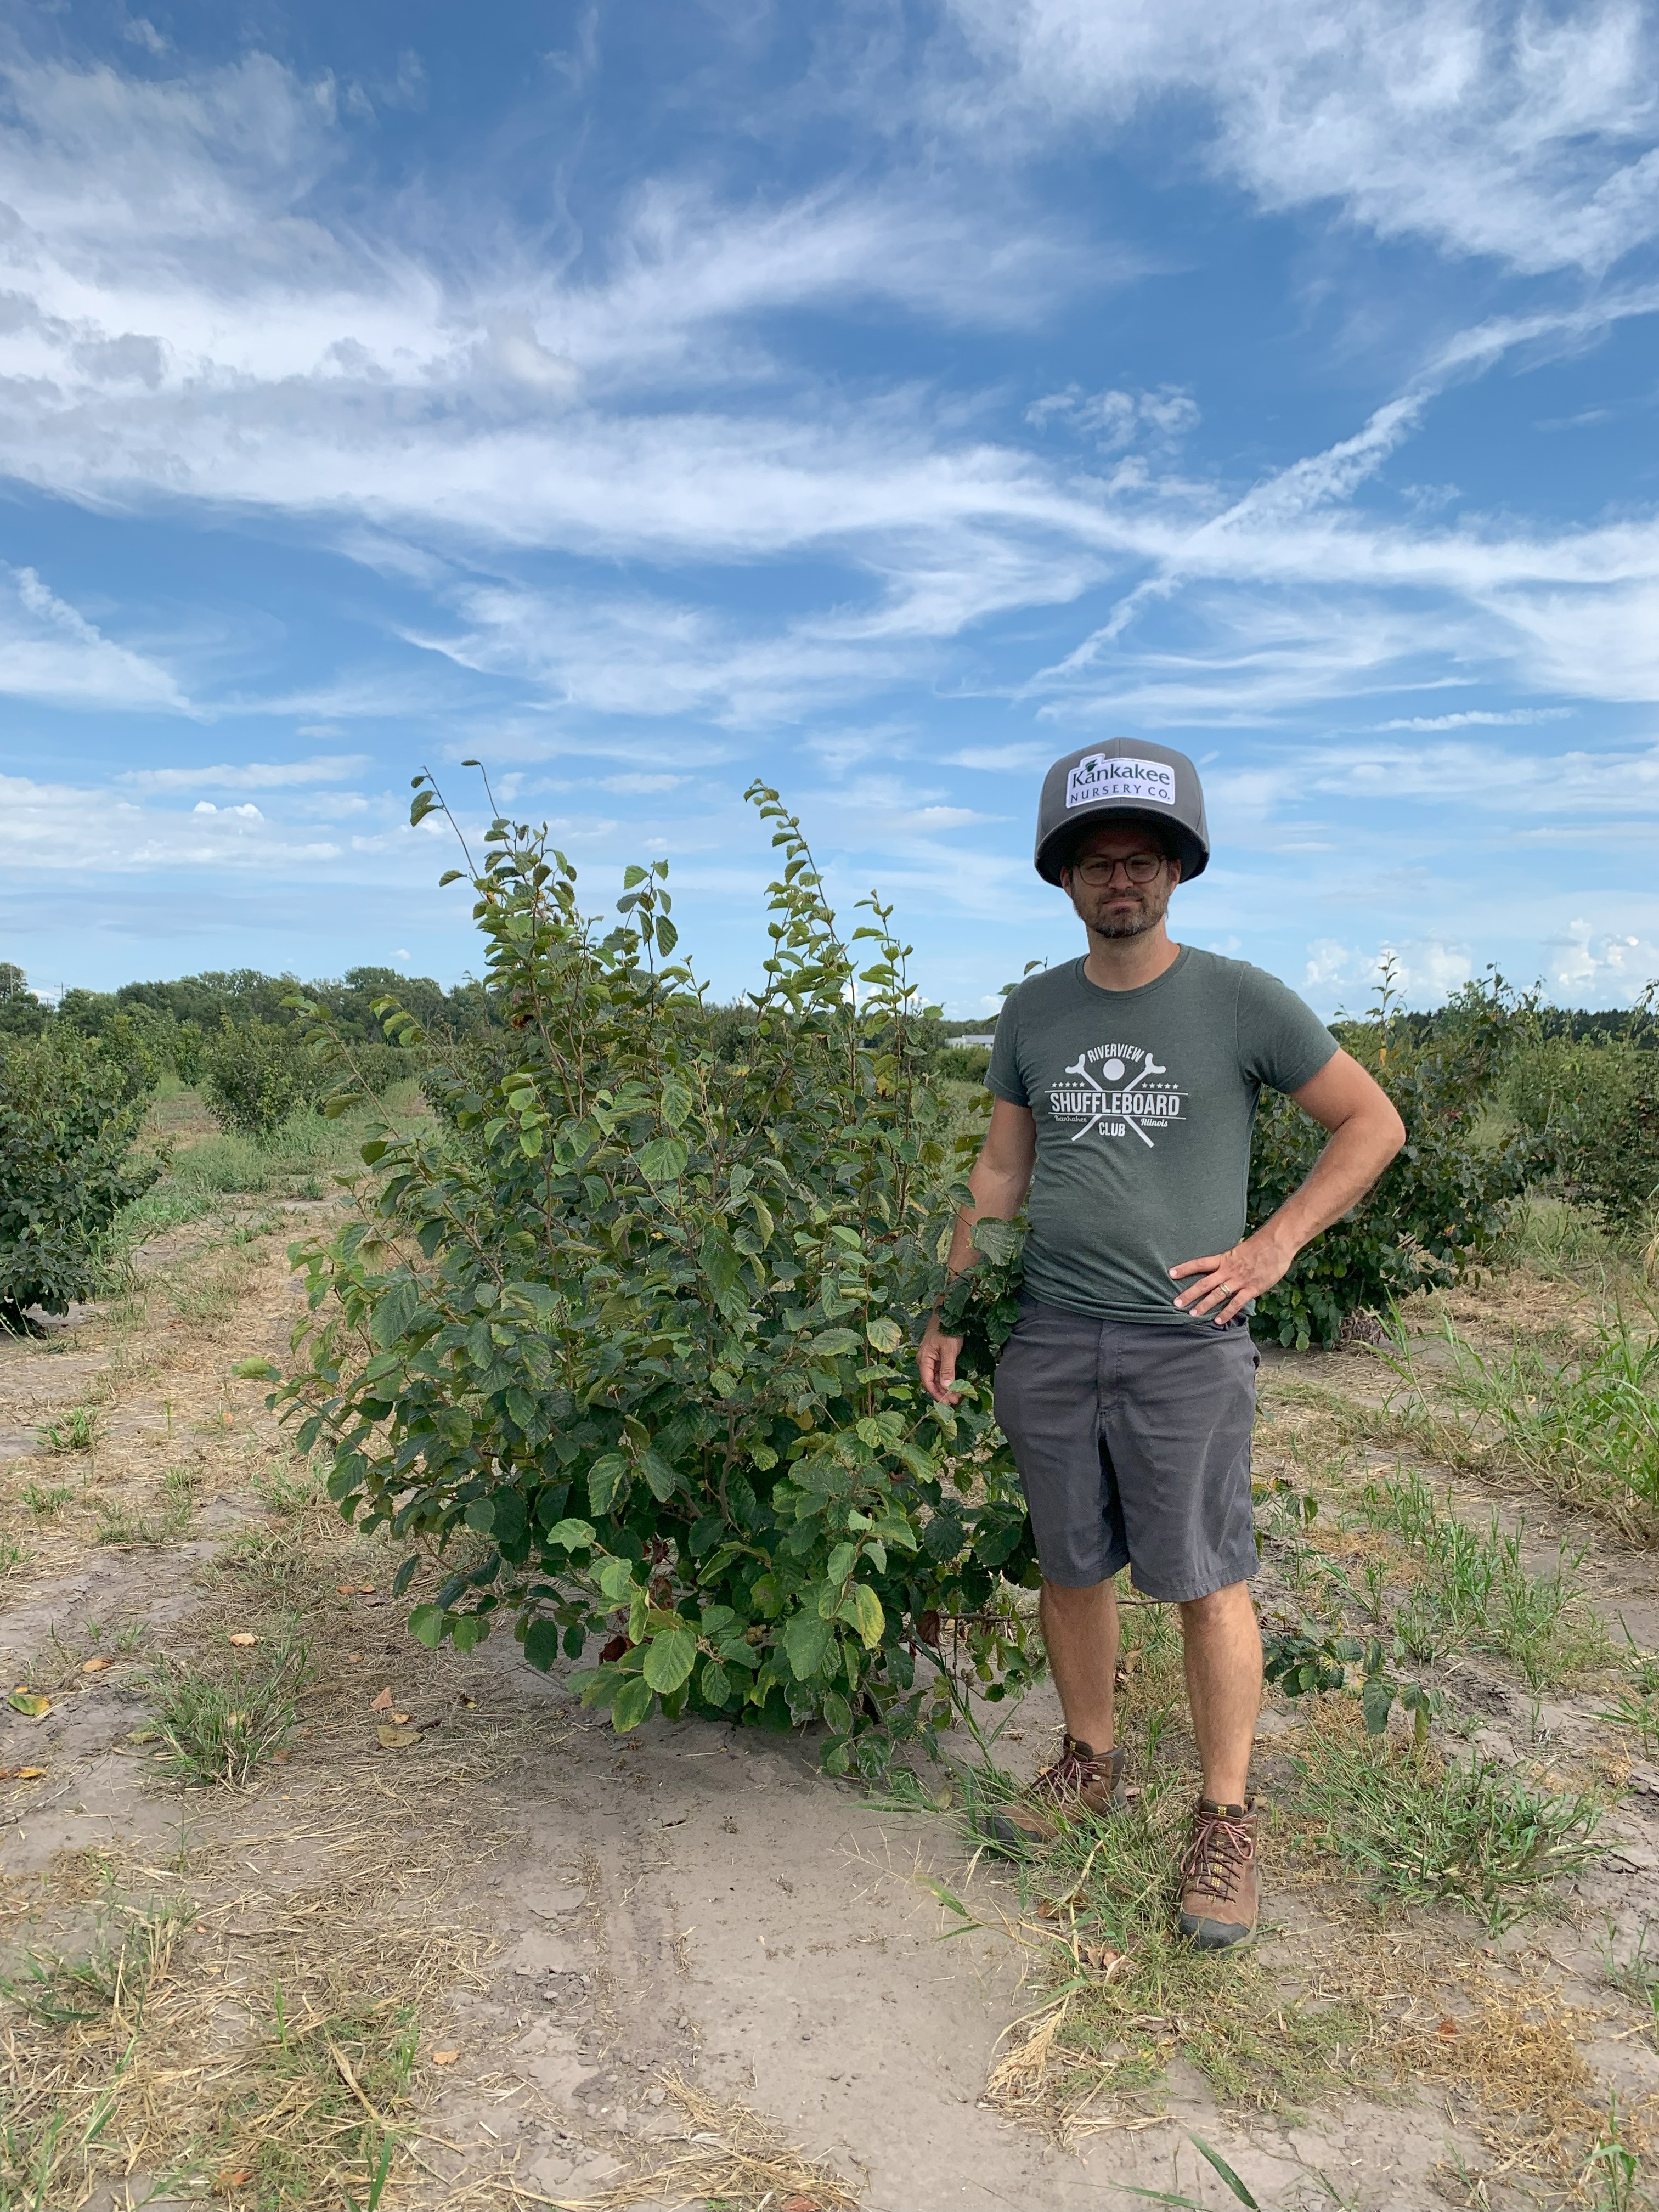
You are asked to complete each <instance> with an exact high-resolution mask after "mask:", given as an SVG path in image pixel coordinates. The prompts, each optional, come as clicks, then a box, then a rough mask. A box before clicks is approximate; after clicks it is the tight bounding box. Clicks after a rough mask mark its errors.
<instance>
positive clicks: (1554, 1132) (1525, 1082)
mask: <svg viewBox="0 0 1659 2212" xmlns="http://www.w3.org/2000/svg"><path fill="white" fill-rule="evenodd" d="M1632 1026H1634V1024H1632ZM1504 1103H1506V1104H1507V1105H1508V1107H1509V1108H1510V1111H1511V1112H1512V1113H1513V1114H1514V1115H1515V1116H1516V1120H1517V1121H1519V1122H1520V1123H1521V1124H1522V1127H1524V1128H1525V1129H1527V1130H1528V1132H1529V1133H1531V1134H1532V1135H1533V1137H1534V1139H1535V1140H1536V1142H1537V1144H1538V1146H1539V1148H1540V1150H1541V1152H1543V1153H1544V1154H1545V1156H1546V1157H1547V1159H1548V1162H1549V1164H1551V1165H1552V1166H1553V1168H1554V1170H1555V1171H1556V1173H1557V1175H1558V1176H1559V1178H1560V1181H1561V1182H1562V1183H1563V1184H1564V1185H1565V1188H1566V1190H1567V1193H1568V1194H1569V1195H1570V1196H1571V1197H1573V1198H1575V1199H1578V1200H1585V1201H1587V1202H1588V1203H1589V1204H1590V1205H1592V1206H1597V1207H1598V1208H1599V1209H1600V1210H1601V1213H1602V1215H1603V1216H1604V1217H1605V1218H1606V1220H1607V1223H1608V1224H1609V1225H1610V1226H1611V1227H1613V1229H1614V1230H1615V1231H1647V1230H1650V1229H1651V1227H1652V1226H1653V1225H1654V1216H1655V1213H1656V1210H1659V1051H1656V1050H1655V1049H1654V1048H1653V1046H1652V1043H1651V1042H1647V1043H1646V1044H1643V1043H1640V1042H1638V1039H1637V1037H1636V1036H1613V1037H1610V1038H1605V1039H1601V1038H1583V1039H1575V1038H1571V1037H1547V1038H1544V1039H1541V1041H1540V1042H1537V1043H1536V1044H1534V1045H1532V1046H1531V1047H1530V1048H1528V1049H1527V1050H1526V1051H1524V1052H1522V1053H1520V1054H1517V1055H1516V1059H1515V1060H1514V1062H1513V1064H1512V1065H1511V1066H1510V1069H1509V1070H1508V1072H1507V1074H1506V1078H1505V1081H1504Z"/></svg>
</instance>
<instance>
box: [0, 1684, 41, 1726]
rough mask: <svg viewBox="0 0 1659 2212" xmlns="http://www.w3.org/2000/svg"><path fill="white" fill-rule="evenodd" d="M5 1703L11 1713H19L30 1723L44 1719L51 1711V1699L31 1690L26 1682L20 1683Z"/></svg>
mask: <svg viewBox="0 0 1659 2212" xmlns="http://www.w3.org/2000/svg"><path fill="white" fill-rule="evenodd" d="M6 1703H7V1704H8V1705H9V1706H10V1707H11V1709H12V1711H13V1712H15V1713H21V1714H23V1715H24V1716H25V1717H27V1719H29V1720H32V1721H38V1720H42V1719H44V1718H45V1717H46V1714H48V1713H49V1712H50V1711H52V1699H50V1698H48V1697H45V1696H43V1695H42V1694H41V1692H40V1691H39V1690H31V1689H30V1687H29V1686H28V1684H27V1682H20V1683H19V1684H18V1685H17V1687H16V1688H15V1690H14V1691H13V1692H12V1693H11V1695H10V1697H9V1698H8V1699H6Z"/></svg>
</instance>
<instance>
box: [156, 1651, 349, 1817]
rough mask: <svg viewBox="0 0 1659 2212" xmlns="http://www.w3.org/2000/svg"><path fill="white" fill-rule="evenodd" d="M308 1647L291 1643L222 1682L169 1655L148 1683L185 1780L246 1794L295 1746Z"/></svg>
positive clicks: (175, 1766) (174, 1766)
mask: <svg viewBox="0 0 1659 2212" xmlns="http://www.w3.org/2000/svg"><path fill="white" fill-rule="evenodd" d="M310 1672H311V1668H310V1658H309V1654H308V1652H307V1647H306V1645H305V1644H302V1643H300V1642H299V1641H298V1640H297V1639H295V1638H294V1637H292V1636H291V1635H290V1636H288V1637H284V1638H283V1639H282V1640H281V1641H280V1642H279V1643H277V1644H275V1645H273V1646H272V1647H271V1648H270V1650H268V1651H262V1653H261V1654H260V1656H259V1657H258V1660H257V1661H254V1662H252V1663H248V1664H238V1663H233V1664H232V1665H231V1666H230V1667H229V1668H228V1669H227V1670H226V1671H225V1673H224V1674H222V1675H220V1676H217V1677H216V1676H214V1675H210V1674H203V1673H201V1672H198V1671H197V1669H196V1668H190V1667H184V1666H180V1665H179V1663H178V1662H176V1661H174V1660H172V1659H169V1658H168V1657H167V1656H166V1655H165V1654H163V1656H161V1658H160V1659H158V1660H157V1662H156V1664H155V1669H154V1671H153V1672H152V1673H151V1674H150V1675H149V1678H148V1683H147V1686H148V1687H149V1689H150V1691H151V1692H152V1693H153V1702H152V1705H151V1708H150V1711H151V1717H152V1718H153V1720H154V1722H155V1728H156V1729H157V1731H158V1733H159V1734H160V1735H161V1740H162V1742H163V1744H164V1746H165V1747H166V1748H167V1751H168V1752H170V1753H172V1759H171V1762H170V1771H172V1772H173V1773H174V1774H176V1775H177V1776H178V1777H179V1779H180V1780H182V1781H185V1782H191V1783H195V1784H198V1785H200V1786H202V1787H204V1788H210V1787H211V1786H212V1785H213V1784H216V1783H227V1784H229V1785H230V1786H231V1787H232V1788H233V1789H240V1788H242V1787H244V1786H246V1784H247V1783H248V1782H250V1781H251V1780H252V1777H253V1773H254V1770H255V1769H256V1768H257V1767H258V1765H259V1764H260V1762H261V1761H262V1760H264V1759H268V1758H269V1757H270V1754H271V1753H272V1752H274V1751H279V1750H281V1749H282V1747H283V1745H284V1744H285V1743H286V1742H287V1741H288V1738H289V1734H290V1732H291V1731H292V1729H293V1727H294V1723H295V1699H296V1698H297V1697H298V1695H299V1693H300V1692H301V1689H302V1688H303V1687H304V1686H305V1685H306V1683H307V1680H309V1679H310Z"/></svg>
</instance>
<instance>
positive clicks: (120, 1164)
mask: <svg viewBox="0 0 1659 2212" xmlns="http://www.w3.org/2000/svg"><path fill="white" fill-rule="evenodd" d="M154 1079H155V1078H154V1069H153V1067H150V1066H149V1064H148V1062H147V1061H146V1060H144V1059H143V1056H142V1055H138V1054H133V1055H131V1056H129V1057H127V1058H125V1059H124V1058H123V1057H122V1056H121V1055H120V1054H119V1053H118V1051H117V1050H115V1049H112V1048H106V1046H104V1045H102V1044H100V1043H98V1042H94V1041H93V1040H91V1039H88V1038H86V1037H82V1036H77V1035H76V1034H75V1033H74V1032H73V1031H72V1030H59V1029H58V1028H56V1027H55V1026H54V1028H53V1029H52V1030H48V1031H47V1032H46V1034H45V1035H44V1036H40V1037H33V1038H0V1321H3V1322H5V1323H6V1324H7V1325H8V1326H9V1327H12V1328H17V1327H20V1326H21V1322H22V1316H23V1312H24V1310H25V1309H26V1308H27V1307H29V1306H39V1307H40V1308H41V1309H42V1310H44V1311H45V1312H46V1313H63V1312H64V1310H66V1308H67V1307H68V1305H69V1304H70V1300H71V1299H72V1298H84V1297H89V1296H90V1295H91V1293H92V1291H93V1289H94V1285H95V1284H96V1280H97V1277H98V1272H99V1261H100V1237H101V1236H102V1233H103V1231H105V1230H106V1228H107V1226H108V1225H109V1223H110V1221H111V1219H112V1217H113V1216H114V1215H115V1213H116V1212H118V1209H119V1208H120V1207H122V1206H125V1205H127V1204H128V1203H129V1202H130V1201H131V1200H133V1199H135V1198H137V1197H138V1196H139V1195H140V1194H142V1193H143V1192H144V1191H146V1190H148V1189H149V1187H150V1185H151V1184H152V1183H153V1182H155V1179H156V1177H157V1176H158V1175H159V1174H160V1173H161V1167H160V1164H159V1163H157V1162H155V1161H148V1162H140V1163H133V1162H131V1160H130V1159H129V1157H128V1156H129V1154H130V1153H131V1149H132V1143H133V1139H134V1138H135V1137H136V1136H137V1133H138V1125H139V1123H140V1121H142V1120H143V1112H144V1106H145V1102H146V1100H147V1099H148V1097H149V1092H150V1091H151V1089H152V1088H153V1086H154Z"/></svg>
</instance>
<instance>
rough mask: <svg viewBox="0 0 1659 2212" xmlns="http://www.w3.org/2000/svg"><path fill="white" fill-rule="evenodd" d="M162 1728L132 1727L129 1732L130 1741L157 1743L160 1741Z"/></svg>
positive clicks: (128, 1738) (128, 1739)
mask: <svg viewBox="0 0 1659 2212" xmlns="http://www.w3.org/2000/svg"><path fill="white" fill-rule="evenodd" d="M160 1738H161V1729H131V1730H130V1731H129V1732H128V1735H127V1741H128V1742H129V1743H155V1742H157V1741H160Z"/></svg>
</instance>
